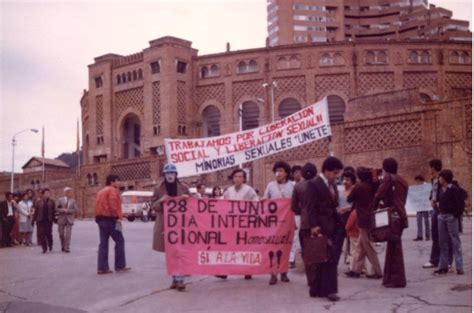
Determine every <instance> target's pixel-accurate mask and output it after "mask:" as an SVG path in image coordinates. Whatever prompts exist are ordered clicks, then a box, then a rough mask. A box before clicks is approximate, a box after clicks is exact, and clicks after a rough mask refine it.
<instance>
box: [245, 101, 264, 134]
mask: <svg viewBox="0 0 474 313" xmlns="http://www.w3.org/2000/svg"><path fill="white" fill-rule="evenodd" d="M259 118H260V110H259V109H258V105H257V104H256V103H255V102H252V101H246V102H244V103H243V104H242V130H247V129H252V128H256V127H258V124H259V123H258V120H259Z"/></svg>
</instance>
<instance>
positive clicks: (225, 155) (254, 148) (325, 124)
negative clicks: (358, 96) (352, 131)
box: [165, 98, 331, 177]
mask: <svg viewBox="0 0 474 313" xmlns="http://www.w3.org/2000/svg"><path fill="white" fill-rule="evenodd" d="M328 136H331V127H330V125H329V114H328V103H327V98H324V99H323V100H321V101H319V102H317V103H315V104H313V105H311V106H308V107H306V108H304V109H302V110H300V111H298V112H296V113H294V114H292V115H289V116H287V117H285V118H283V119H281V120H278V121H275V122H273V123H271V124H267V125H264V126H261V127H258V128H254V129H251V130H245V131H241V132H237V133H231V134H225V135H222V136H216V137H209V138H195V139H170V138H166V139H165V149H166V157H167V158H168V162H171V163H173V164H175V165H176V167H177V168H178V173H179V176H180V177H187V176H193V175H199V174H204V173H210V172H214V171H218V170H223V169H226V168H229V167H233V166H236V165H239V164H243V163H246V162H250V161H253V160H257V159H259V158H263V157H266V156H269V155H272V154H275V153H278V152H281V151H285V150H288V149H291V148H295V147H298V146H301V145H304V144H307V143H310V142H312V141H315V140H318V139H321V138H325V137H328Z"/></svg>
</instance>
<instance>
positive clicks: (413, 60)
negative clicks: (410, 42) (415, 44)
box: [408, 51, 418, 63]
mask: <svg viewBox="0 0 474 313" xmlns="http://www.w3.org/2000/svg"><path fill="white" fill-rule="evenodd" d="M408 61H409V62H410V63H418V52H416V51H412V52H410V55H409V56H408Z"/></svg>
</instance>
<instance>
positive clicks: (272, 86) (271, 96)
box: [262, 80, 277, 122]
mask: <svg viewBox="0 0 474 313" xmlns="http://www.w3.org/2000/svg"><path fill="white" fill-rule="evenodd" d="M262 87H264V88H267V87H270V88H271V89H270V99H271V101H272V103H271V105H272V122H274V121H275V93H274V89H275V88H276V87H277V82H276V81H274V80H273V81H272V82H271V84H269V83H265V84H263V85H262Z"/></svg>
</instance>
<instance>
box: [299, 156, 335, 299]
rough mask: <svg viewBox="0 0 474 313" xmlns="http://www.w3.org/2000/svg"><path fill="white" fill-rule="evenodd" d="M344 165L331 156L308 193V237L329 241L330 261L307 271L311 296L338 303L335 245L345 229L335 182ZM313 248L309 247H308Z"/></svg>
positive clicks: (311, 267) (310, 182)
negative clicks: (323, 238) (321, 237)
mask: <svg viewBox="0 0 474 313" xmlns="http://www.w3.org/2000/svg"><path fill="white" fill-rule="evenodd" d="M343 167H344V166H343V165H342V162H341V161H340V160H339V159H337V158H335V157H328V158H327V159H326V160H325V161H324V162H323V166H322V173H321V174H320V175H319V176H317V177H316V178H314V179H312V180H310V181H309V183H308V186H307V192H306V197H307V200H306V203H308V221H309V226H310V228H311V231H310V232H306V233H305V236H307V237H309V236H326V237H327V238H328V260H327V261H326V262H324V263H316V264H312V265H311V266H310V268H309V270H308V271H307V272H308V273H309V274H310V277H308V281H309V282H310V289H309V295H310V296H311V297H327V298H328V299H329V300H330V301H338V300H339V297H338V296H337V256H338V255H339V253H340V251H336V249H337V246H336V245H335V244H334V243H335V239H336V234H337V231H338V229H340V228H343V227H344V225H342V223H341V220H340V217H339V214H338V213H337V210H336V209H337V206H338V195H337V188H336V179H337V177H338V176H339V174H340V173H341V170H342V169H343ZM305 249H310V247H305Z"/></svg>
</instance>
